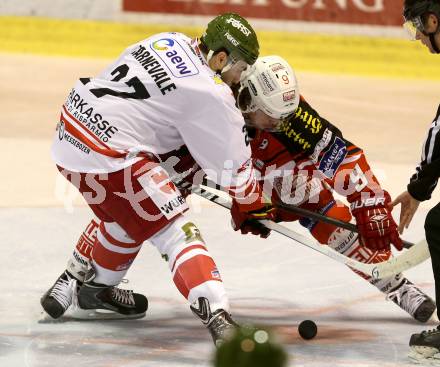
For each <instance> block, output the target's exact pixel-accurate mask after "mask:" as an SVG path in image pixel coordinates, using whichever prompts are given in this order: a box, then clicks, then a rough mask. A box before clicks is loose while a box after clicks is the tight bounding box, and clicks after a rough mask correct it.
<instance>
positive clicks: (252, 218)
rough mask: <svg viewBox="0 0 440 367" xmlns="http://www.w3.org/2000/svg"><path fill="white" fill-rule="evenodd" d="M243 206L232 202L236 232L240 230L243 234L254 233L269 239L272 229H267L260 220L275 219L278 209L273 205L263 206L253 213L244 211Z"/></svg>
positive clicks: (232, 220)
mask: <svg viewBox="0 0 440 367" xmlns="http://www.w3.org/2000/svg"><path fill="white" fill-rule="evenodd" d="M242 210H243V206H241V205H240V204H238V203H237V202H236V201H235V200H232V207H231V217H232V218H231V224H232V228H233V229H234V231H238V230H240V231H241V233H242V234H247V233H252V234H253V235H256V236H260V237H261V238H267V237H269V235H270V229H269V228H266V227H265V226H264V225H263V223H261V222H260V221H259V220H260V219H269V220H274V219H275V212H276V209H275V208H274V207H273V206H271V205H263V204H262V206H261V208H260V209H256V210H253V211H251V212H245V211H242Z"/></svg>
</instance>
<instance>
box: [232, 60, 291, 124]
mask: <svg viewBox="0 0 440 367" xmlns="http://www.w3.org/2000/svg"><path fill="white" fill-rule="evenodd" d="M298 104H299V88H298V81H297V80H296V76H295V72H294V71H293V69H292V68H291V67H290V65H289V63H288V62H287V61H286V60H284V59H283V58H282V57H280V56H264V57H259V58H258V59H257V61H256V62H255V64H254V65H252V66H249V67H248V68H247V69H246V70H245V71H244V72H243V73H242V75H241V78H240V89H239V92H238V96H237V105H238V107H239V108H240V110H241V111H242V112H243V113H249V112H254V111H256V110H258V109H259V110H262V111H263V112H264V113H266V114H267V115H269V116H271V117H272V118H275V119H280V120H282V119H284V118H286V117H287V116H289V115H290V114H292V113H293V112H294V111H295V110H296V108H297V107H298Z"/></svg>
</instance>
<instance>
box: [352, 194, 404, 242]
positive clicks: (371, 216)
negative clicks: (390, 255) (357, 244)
mask: <svg viewBox="0 0 440 367" xmlns="http://www.w3.org/2000/svg"><path fill="white" fill-rule="evenodd" d="M390 202H391V198H390V194H388V192H386V191H383V195H382V196H376V197H374V198H367V199H362V198H360V199H358V200H356V201H354V202H352V203H351V212H352V214H353V216H354V217H355V218H356V225H357V227H358V230H359V237H360V241H361V243H362V245H364V246H365V247H368V248H369V249H371V250H373V251H378V250H390V245H391V244H393V245H394V247H395V248H396V249H398V250H399V251H400V250H402V248H403V243H402V240H401V238H400V237H399V233H398V231H397V225H396V222H395V221H394V219H393V217H392V215H391V211H390V210H389V208H388V204H389V203H390Z"/></svg>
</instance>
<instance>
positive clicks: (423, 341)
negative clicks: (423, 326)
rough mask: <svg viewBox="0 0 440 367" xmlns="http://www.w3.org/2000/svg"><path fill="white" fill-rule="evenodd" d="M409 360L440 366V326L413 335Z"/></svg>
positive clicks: (410, 342)
mask: <svg viewBox="0 0 440 367" xmlns="http://www.w3.org/2000/svg"><path fill="white" fill-rule="evenodd" d="M409 346H410V348H411V351H410V353H409V355H408V356H409V358H410V359H411V360H412V361H413V362H416V363H420V364H425V365H428V366H429V365H431V366H440V325H439V326H437V328H435V329H432V330H425V331H422V332H421V333H420V334H413V335H411V339H410V341H409Z"/></svg>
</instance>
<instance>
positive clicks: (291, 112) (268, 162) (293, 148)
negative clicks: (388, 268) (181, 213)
mask: <svg viewBox="0 0 440 367" xmlns="http://www.w3.org/2000/svg"><path fill="white" fill-rule="evenodd" d="M237 103H238V104H239V107H240V109H241V110H242V112H243V113H244V114H245V120H246V121H247V126H246V129H247V130H248V141H249V142H250V145H251V148H252V156H253V158H254V164H255V168H256V169H257V170H258V171H259V172H260V176H261V180H262V182H263V183H264V191H265V192H266V194H267V195H270V196H271V197H272V203H277V202H282V203H286V204H293V205H297V206H299V207H301V208H305V209H308V210H311V211H314V212H317V213H320V214H322V215H326V216H328V217H332V218H336V219H339V220H342V221H345V222H349V221H350V220H351V219H352V216H353V217H354V218H355V220H356V225H357V228H358V231H359V235H358V234H356V233H354V232H351V231H349V230H346V229H342V228H338V227H335V226H333V225H331V224H327V223H324V222H318V221H315V220H312V219H309V218H305V217H302V218H301V217H299V216H297V215H295V214H292V213H290V212H287V211H285V210H281V209H277V212H276V214H275V217H276V219H275V220H276V221H278V222H281V221H287V222H288V221H295V220H299V222H300V223H301V224H302V225H303V226H305V227H306V228H308V229H309V231H310V233H311V234H312V235H313V237H314V238H315V239H316V240H317V241H319V242H320V243H321V244H323V245H328V246H330V247H332V248H333V249H335V250H336V251H338V252H340V253H342V254H344V255H346V256H347V257H350V258H353V259H356V260H357V261H361V262H365V263H375V262H381V261H385V260H388V259H389V258H390V256H391V251H390V245H391V244H393V245H394V246H395V247H396V248H397V249H398V250H400V249H401V248H402V241H401V239H400V237H399V234H398V232H397V226H396V223H395V222H394V219H393V218H392V216H391V212H390V210H389V208H388V204H389V203H390V195H389V194H388V192H387V191H385V190H383V189H382V188H381V186H380V184H379V181H378V180H377V178H376V177H375V176H374V174H373V173H372V171H371V169H370V166H369V164H368V162H367V160H366V158H365V154H364V152H363V151H362V149H360V148H359V147H357V146H356V145H354V144H353V143H351V142H349V141H348V140H347V139H345V138H344V137H343V136H342V133H341V131H340V130H339V129H338V128H337V127H336V126H334V125H333V124H331V123H330V122H329V121H327V120H326V119H325V118H323V117H322V116H320V115H319V114H318V112H317V111H316V110H314V109H313V108H312V107H311V106H310V105H309V104H308V103H307V101H306V100H305V98H304V97H303V96H301V95H300V94H299V89H298V85H297V80H296V77H295V74H294V71H293V70H292V68H291V67H290V65H289V64H288V63H287V62H286V61H285V60H284V59H282V58H281V57H278V56H268V57H261V58H259V59H258V60H257V62H256V63H255V64H254V65H252V66H251V67H249V68H248V70H247V71H246V72H245V73H243V74H242V79H241V85H240V89H239V90H238V95H237ZM333 191H334V192H336V193H338V194H340V195H342V196H344V197H345V198H346V199H347V201H348V203H349V204H350V208H351V210H350V209H349V208H348V207H347V206H346V205H345V204H343V203H342V202H341V201H338V200H336V199H335V198H334V195H333ZM234 204H235V203H234ZM231 213H232V218H233V223H234V226H235V229H236V230H239V229H240V230H241V232H242V233H248V232H252V233H254V234H259V235H261V236H262V237H267V236H268V235H269V232H268V230H267V229H264V228H262V227H261V226H260V225H259V224H258V223H257V222H256V221H255V219H254V218H251V219H250V220H248V218H247V215H246V214H243V213H240V212H239V210H238V207H237V206H236V205H233V207H232V210H231ZM359 275H361V276H362V277H364V278H365V279H366V280H368V281H369V282H370V283H371V284H373V285H374V286H376V287H377V288H378V289H379V290H380V291H382V292H383V293H385V294H386V295H387V298H388V299H391V300H392V301H393V302H394V303H396V304H397V305H398V306H399V307H401V308H402V309H403V310H405V311H406V312H408V313H409V314H410V315H411V316H412V317H414V318H415V319H416V320H418V321H420V322H426V321H427V320H428V319H429V318H430V317H431V315H432V314H433V313H434V311H435V308H436V307H435V303H434V302H433V301H432V300H431V298H429V297H428V296H427V295H426V294H424V293H423V292H422V291H421V290H419V289H418V288H417V287H415V286H414V285H413V284H412V283H411V282H410V281H409V280H408V279H407V278H405V277H404V276H403V275H402V274H397V275H396V276H395V277H391V278H386V279H380V280H373V279H371V278H369V277H367V276H365V275H364V274H361V273H360V274H359Z"/></svg>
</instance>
